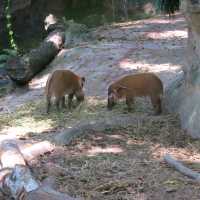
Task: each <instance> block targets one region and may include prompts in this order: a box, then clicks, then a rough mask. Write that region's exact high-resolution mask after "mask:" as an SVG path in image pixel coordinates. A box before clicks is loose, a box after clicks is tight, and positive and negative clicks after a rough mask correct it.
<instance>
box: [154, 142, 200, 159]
mask: <svg viewBox="0 0 200 200" xmlns="http://www.w3.org/2000/svg"><path fill="white" fill-rule="evenodd" d="M150 152H151V156H152V159H154V160H158V161H161V160H163V157H164V156H165V155H166V154H170V155H172V156H173V157H175V158H176V159H178V160H181V161H186V162H194V163H199V162H200V151H199V150H198V149H195V148H194V147H193V146H190V144H188V145H187V146H185V147H163V146H161V145H160V144H153V145H152V146H151V147H150Z"/></svg>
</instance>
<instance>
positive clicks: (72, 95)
mask: <svg viewBox="0 0 200 200" xmlns="http://www.w3.org/2000/svg"><path fill="white" fill-rule="evenodd" d="M73 98H74V94H73V93H72V94H69V95H68V108H69V110H71V107H72V100H73Z"/></svg>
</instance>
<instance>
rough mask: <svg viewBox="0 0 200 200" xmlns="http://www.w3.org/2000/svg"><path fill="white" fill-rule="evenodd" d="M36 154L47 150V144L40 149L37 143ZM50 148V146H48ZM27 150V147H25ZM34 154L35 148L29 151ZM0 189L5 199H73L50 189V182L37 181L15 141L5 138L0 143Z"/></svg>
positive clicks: (40, 146)
mask: <svg viewBox="0 0 200 200" xmlns="http://www.w3.org/2000/svg"><path fill="white" fill-rule="evenodd" d="M36 147H37V148H38V154H40V153H41V152H45V151H48V145H46V146H45V150H44V151H43V150H42V148H43V147H42V145H41V144H40V145H37V146H36ZM50 149H51V148H50ZM26 151H27V149H26ZM32 151H34V152H33V154H34V155H36V154H37V153H36V150H35V148H32V149H30V151H29V153H30V154H32ZM0 161H1V171H0V191H1V192H2V193H3V196H4V197H5V199H7V200H8V199H11V198H12V199H16V200H19V199H20V200H22V199H23V200H36V199H38V200H39V199H42V200H74V198H72V197H70V196H69V195H67V194H63V193H60V192H57V191H55V190H54V189H52V184H49V183H48V182H46V181H45V182H44V183H43V184H42V183H40V182H39V181H37V180H36V179H35V178H34V177H33V175H32V174H31V170H30V169H29V167H28V165H27V161H26V160H25V158H24V155H23V153H22V152H21V151H20V148H19V146H18V144H17V143H16V142H15V141H12V140H7V141H4V142H2V144H1V145H0Z"/></svg>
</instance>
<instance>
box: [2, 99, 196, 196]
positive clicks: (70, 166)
mask: <svg viewBox="0 0 200 200" xmlns="http://www.w3.org/2000/svg"><path fill="white" fill-rule="evenodd" d="M121 113H127V110H126V106H125V105H124V103H123V102H121V103H119V104H118V105H117V106H116V108H115V109H114V110H113V111H111V112H108V111H107V110H106V101H105V100H98V99H95V98H88V99H87V102H86V103H85V104H84V105H83V106H82V108H81V110H79V108H77V109H75V110H74V111H73V112H72V113H70V112H68V111H67V110H65V111H62V112H59V113H58V112H57V111H56V110H55V109H53V110H52V112H51V113H50V114H49V115H47V114H45V103H44V102H43V101H38V102H32V103H29V104H27V105H25V106H23V107H21V108H20V109H18V110H17V111H16V112H15V113H12V114H7V115H5V114H4V115H2V116H0V124H1V131H2V132H3V131H5V132H6V130H9V129H11V128H13V130H12V131H16V130H17V129H19V130H18V132H17V133H19V135H18V137H19V138H20V137H22V135H23V137H25V139H27V140H30V139H31V140H34V141H38V140H45V139H50V138H52V135H53V134H56V133H57V132H58V131H60V130H61V129H63V128H65V127H69V126H72V125H73V124H75V123H77V121H81V120H82V119H85V118H88V119H94V118H95V119H98V118H102V117H105V116H106V117H109V116H115V115H118V114H121ZM150 114H152V109H151V105H150V104H149V102H148V100H144V99H139V100H138V101H137V102H136V108H135V112H134V113H127V115H129V116H130V117H135V118H137V119H138V120H137V123H136V124H133V125H132V126H131V127H127V128H125V129H121V130H106V131H105V132H102V133H101V132H96V133H94V134H90V135H84V136H81V137H79V138H76V139H75V140H74V141H73V142H72V143H71V144H70V145H69V146H65V147H57V148H56V150H55V151H54V152H53V153H52V154H50V155H44V156H43V157H41V158H40V160H39V161H38V162H37V163H35V164H34V165H33V170H34V172H35V176H37V178H39V179H40V180H43V179H44V178H45V177H47V176H50V175H52V176H55V177H56V180H57V185H58V187H59V190H60V191H63V192H66V193H69V194H70V195H72V196H73V195H74V196H81V197H84V198H85V199H88V200H90V199H95V200H100V199H101V200H102V199H106V200H134V199H136V200H140V199H141V200H143V199H150V200H151V199H153V200H162V199H163V200H170V199H176V200H177V199H191V196H192V199H199V189H200V186H199V185H198V184H196V183H193V182H192V181H191V180H189V179H188V178H186V177H184V176H182V175H181V174H179V173H178V172H176V171H175V170H174V169H171V168H168V167H167V165H166V164H165V163H164V162H163V155H164V154H165V153H167V152H168V153H171V154H172V155H173V156H175V157H176V158H179V159H181V160H182V161H184V162H185V164H187V165H188V166H189V167H191V168H193V169H195V170H199V161H200V144H199V143H200V142H199V141H196V140H193V139H191V138H190V137H189V136H186V135H185V134H184V132H183V131H182V130H181V129H180V125H179V118H178V116H175V115H161V116H159V117H154V116H152V117H151V116H149V115H150ZM147 115H148V116H147ZM146 116H147V117H146ZM140 118H141V120H140ZM22 133H23V134H22Z"/></svg>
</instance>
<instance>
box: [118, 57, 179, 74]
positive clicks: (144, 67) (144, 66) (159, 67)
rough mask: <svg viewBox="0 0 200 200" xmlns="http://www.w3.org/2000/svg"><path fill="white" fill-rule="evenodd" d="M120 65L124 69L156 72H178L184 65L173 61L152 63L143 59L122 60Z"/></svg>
mask: <svg viewBox="0 0 200 200" xmlns="http://www.w3.org/2000/svg"><path fill="white" fill-rule="evenodd" d="M119 67H120V68H122V69H124V70H128V71H130V70H137V71H140V72H141V71H142V72H149V71H151V72H155V73H159V72H168V71H169V72H177V71H180V69H181V68H182V65H178V64H176V65H172V64H171V63H163V64H154V65H152V64H150V63H148V61H147V63H146V62H145V60H143V61H142V62H140V61H134V60H133V61H132V60H131V59H124V60H122V61H120V63H119Z"/></svg>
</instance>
